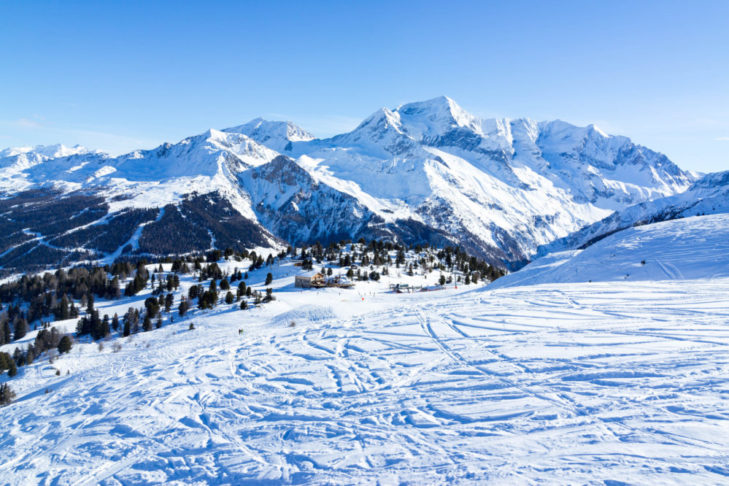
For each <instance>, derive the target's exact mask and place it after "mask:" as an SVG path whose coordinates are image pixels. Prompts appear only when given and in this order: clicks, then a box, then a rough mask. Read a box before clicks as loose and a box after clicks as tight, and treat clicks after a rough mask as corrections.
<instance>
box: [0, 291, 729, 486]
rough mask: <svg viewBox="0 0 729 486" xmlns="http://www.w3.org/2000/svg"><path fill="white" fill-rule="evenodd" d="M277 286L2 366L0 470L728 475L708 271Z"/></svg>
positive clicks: (511, 477)
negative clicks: (502, 283) (480, 283)
mask: <svg viewBox="0 0 729 486" xmlns="http://www.w3.org/2000/svg"><path fill="white" fill-rule="evenodd" d="M282 278H283V277H282ZM286 278H290V277H286ZM287 282H288V281H283V280H279V281H277V282H274V285H275V286H276V285H277V284H278V287H279V290H278V291H277V292H276V295H277V298H278V300H277V301H275V302H272V303H270V304H267V305H266V306H264V307H262V308H260V309H257V310H251V311H237V310H231V309H230V308H227V307H226V306H219V307H218V308H217V309H216V310H215V311H213V312H212V313H209V314H206V315H205V317H201V316H200V314H197V315H193V317H192V318H191V319H187V320H183V321H180V322H177V323H175V324H171V325H166V326H165V327H163V328H162V329H159V330H155V331H152V332H148V333H140V334H137V335H134V336H132V337H131V338H124V339H119V340H118V341H119V342H121V343H122V345H123V347H122V349H121V350H120V351H118V352H113V351H112V350H111V345H110V344H108V343H107V345H106V346H105V349H104V350H103V351H98V350H97V346H96V344H77V345H76V346H75V347H74V349H73V350H72V351H71V353H70V354H69V355H64V356H63V357H61V358H59V359H57V360H56V361H55V362H54V363H53V364H52V365H49V364H48V362H47V361H45V360H44V361H37V362H36V363H34V364H33V365H31V366H29V367H23V368H21V371H20V373H19V374H18V376H17V377H16V378H14V379H13V380H12V381H11V385H12V386H13V387H14V389H15V390H16V391H17V392H18V400H17V401H16V402H15V403H13V404H11V405H10V406H8V407H5V408H0V423H2V432H0V478H2V481H1V482H2V483H8V484H14V485H25V484H74V485H81V484H97V483H99V484H109V485H111V484H115V485H116V484H143V483H144V484H146V483H164V484H190V483H193V484H195V483H197V484H204V483H208V484H245V483H247V482H250V483H255V484H261V483H263V484H267V483H281V482H283V483H315V484H321V483H327V484H329V483H367V484H371V483H374V482H377V481H379V482H380V483H382V484H398V483H412V484H436V483H445V482H455V483H472V482H477V481H480V482H495V483H502V484H525V483H534V482H545V483H562V484H564V483H576V484H622V482H625V483H631V484H635V483H637V484H655V483H660V484H687V483H691V484H718V483H724V482H727V481H729V466H727V464H729V405H728V404H729V401H728V400H727V398H728V397H729V378H728V377H729V353H728V351H729V349H728V347H729V327H728V326H727V322H728V321H729V298H728V297H727V295H729V279H726V278H719V279H694V280H684V281H671V280H666V281H644V282H631V281H619V282H604V283H601V282H594V283H592V284H590V285H585V284H548V285H540V286H532V287H515V288H505V289H496V290H489V289H488V288H487V289H485V290H484V289H483V288H481V289H477V290H464V289H463V288H460V289H458V290H456V289H449V290H443V291H440V292H428V293H416V294H400V295H398V294H390V293H385V292H384V289H383V288H381V287H380V288H378V287H376V286H370V287H368V288H367V290H368V291H367V292H363V291H362V290H361V289H358V290H355V291H350V292H347V291H344V290H333V289H327V290H319V291H299V290H298V289H296V290H295V289H293V288H291V287H290V285H288V283H287ZM284 284H285V285H284ZM362 299H364V300H362ZM103 305H107V304H103V303H102V304H99V306H100V307H102V306H103ZM193 314H194V313H193ZM190 320H192V321H194V323H195V327H196V329H195V330H188V324H189V322H190ZM292 323H293V325H292ZM239 329H243V330H244V332H243V334H242V335H239V332H238V330H239ZM55 369H58V370H60V372H61V375H60V376H56V375H55ZM1 379H2V380H5V379H6V376H5V375H3V376H2V378H1ZM46 391H47V392H46Z"/></svg>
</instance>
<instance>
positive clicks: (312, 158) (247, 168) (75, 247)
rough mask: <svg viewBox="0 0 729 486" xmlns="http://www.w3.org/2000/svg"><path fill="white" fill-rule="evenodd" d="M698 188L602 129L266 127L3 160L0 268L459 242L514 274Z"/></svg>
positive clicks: (416, 119) (405, 108)
mask: <svg viewBox="0 0 729 486" xmlns="http://www.w3.org/2000/svg"><path fill="white" fill-rule="evenodd" d="M694 180H695V177H694V175H693V174H691V173H689V172H686V171H683V170H681V169H680V168H678V167H677V166H676V165H675V164H673V163H672V162H671V161H670V160H668V159H667V158H666V157H665V156H664V155H662V154H659V153H656V152H653V151H651V150H649V149H647V148H645V147H642V146H639V145H635V144H633V143H632V142H631V141H630V140H629V139H627V138H625V137H615V136H609V135H606V134H604V133H603V132H601V131H600V130H599V129H597V128H596V127H594V126H588V127H584V128H583V127H575V126H573V125H570V124H568V123H565V122H562V121H553V122H542V123H537V122H534V121H532V120H528V119H518V120H508V119H490V120H485V119H481V118H478V117H476V116H474V115H472V114H470V113H468V112H467V111H465V110H464V109H463V108H461V107H459V106H458V105H457V104H456V103H455V102H454V101H453V100H451V99H450V98H447V97H440V98H435V99H432V100H428V101H423V102H417V103H409V104H405V105H402V106H400V107H398V108H395V109H392V110H391V109H386V108H383V109H381V110H378V111H377V112H375V113H374V114H373V115H371V116H370V117H368V118H367V119H365V120H364V121H363V122H362V123H361V124H360V125H359V126H358V127H357V128H355V129H354V130H353V131H351V132H349V133H344V134H341V135H337V136H334V137H331V138H327V139H316V138H314V137H313V136H312V135H311V134H309V133H308V132H306V131H305V130H303V129H301V128H299V127H297V126H296V125H294V124H293V123H290V122H273V121H266V120H262V119H256V120H253V121H251V122H249V123H246V124H244V125H240V126H237V127H233V128H228V129H225V130H222V131H218V130H209V131H207V132H205V133H203V134H201V135H197V136H193V137H189V138H186V139H184V140H182V141H181V142H179V143H176V144H163V145H161V146H160V147H157V148H156V149H153V150H145V151H135V152H132V153H130V154H126V155H122V156H120V157H110V156H108V155H105V154H101V153H98V152H88V151H85V150H84V149H81V148H74V149H66V148H62V147H56V148H55V149H44V148H39V149H35V150H28V149H23V150H6V151H3V152H0V192H1V193H2V194H3V197H4V199H3V200H2V202H0V205H1V206H2V207H3V208H4V212H3V215H2V216H1V217H2V218H4V220H3V223H4V224H5V225H7V227H8V228H10V231H8V232H6V234H5V235H3V236H2V237H0V266H3V267H20V266H24V265H26V264H27V263H28V262H30V261H35V262H40V263H55V264H57V263H60V262H61V261H63V259H64V258H65V259H70V260H73V259H78V258H80V256H81V255H83V256H84V258H92V259H98V258H111V257H115V256H118V255H120V254H124V253H129V252H137V253H157V254H158V253H164V252H173V251H176V252H187V251H193V250H202V249H207V248H209V247H211V246H218V247H220V246H223V247H224V246H226V245H229V246H236V245H239V246H242V245H249V246H250V245H254V246H276V245H279V244H282V242H283V241H289V242H291V243H298V244H302V243H313V242H314V241H317V240H319V241H321V242H326V241H327V240H333V239H342V238H359V237H379V238H383V237H389V238H393V239H400V240H404V241H406V242H408V243H423V242H431V243H437V244H439V245H443V244H458V245H461V246H462V247H464V249H466V250H468V251H469V252H471V253H474V254H477V255H479V256H481V257H484V258H486V259H488V260H489V261H490V262H492V263H498V264H500V265H513V264H518V262H521V261H524V260H526V259H528V258H529V257H531V256H532V255H534V254H535V253H536V251H537V248H538V247H539V246H542V245H546V244H548V243H550V242H552V241H554V240H556V239H559V238H562V237H565V236H567V235H569V234H571V233H573V232H575V231H577V230H579V229H580V228H582V227H584V226H585V225H588V224H591V223H593V222H595V221H599V220H601V219H603V218H605V217H606V216H608V215H610V214H611V213H612V212H613V211H615V210H618V209H623V208H626V207H628V206H631V205H634V204H637V203H642V202H646V201H650V200H653V199H656V198H660V197H665V196H672V195H675V194H678V193H681V192H682V191H684V190H685V189H686V188H688V187H689V185H690V184H691V183H692V182H694ZM21 200H22V201H24V202H23V205H18V204H17V203H18V202H19V201H21ZM59 201H62V202H63V204H58V202H59ZM0 209H2V208H0ZM46 212H47V217H46V218H45V219H44V218H37V217H31V216H35V215H38V214H46ZM120 228H121V229H120ZM170 235H174V236H176V237H175V238H171V239H170V237H169V236H170ZM100 241H103V244H102V243H100ZM41 256H42V258H41ZM61 256H62V258H61Z"/></svg>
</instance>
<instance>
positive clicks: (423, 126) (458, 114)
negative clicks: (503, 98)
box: [395, 96, 483, 140]
mask: <svg viewBox="0 0 729 486" xmlns="http://www.w3.org/2000/svg"><path fill="white" fill-rule="evenodd" d="M395 111H396V112H397V114H398V115H399V118H400V120H401V123H402V125H403V126H404V128H405V130H406V131H407V133H408V134H409V135H410V136H411V137H413V138H414V139H416V140H424V139H427V138H432V137H439V136H442V135H444V134H446V133H448V132H449V131H451V130H454V129H458V128H465V129H467V130H470V131H473V132H475V133H477V134H479V135H483V132H482V130H481V121H480V120H479V119H478V118H477V117H475V116H474V115H472V114H470V113H468V112H467V111H466V110H464V109H463V108H461V107H460V106H459V105H458V104H457V103H456V102H455V101H453V100H452V99H451V98H448V97H447V96H440V97H438V98H433V99H431V100H426V101H418V102H415V103H408V104H405V105H401V106H399V107H398V108H397V109H396V110H395Z"/></svg>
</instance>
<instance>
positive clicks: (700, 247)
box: [491, 214, 729, 288]
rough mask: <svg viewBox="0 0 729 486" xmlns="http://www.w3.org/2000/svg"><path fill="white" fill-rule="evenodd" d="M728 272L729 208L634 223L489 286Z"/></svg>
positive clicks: (670, 277)
mask: <svg viewBox="0 0 729 486" xmlns="http://www.w3.org/2000/svg"><path fill="white" fill-rule="evenodd" d="M719 277H722V278H723V277H729V214H714V215H708V216H694V217H690V218H683V219H676V220H671V221H664V222H660V223H653V224H648V225H644V226H636V227H634V228H628V229H625V230H622V231H619V232H617V233H614V234H612V235H610V236H608V237H606V238H604V239H602V240H600V241H598V242H597V243H595V244H593V245H591V246H589V247H587V248H586V249H585V250H572V251H564V252H558V253H553V254H550V255H546V256H544V257H542V258H539V259H537V260H535V261H534V262H532V263H530V264H529V265H527V266H526V267H524V268H523V269H521V270H519V271H518V272H514V273H512V274H510V275H507V276H506V277H504V278H501V279H499V280H497V281H496V282H494V283H493V284H492V286H491V288H504V287H513V286H519V285H534V284H546V283H557V282H560V283H564V282H597V281H619V280H630V281H638V280H646V281H650V280H686V279H705V278H719Z"/></svg>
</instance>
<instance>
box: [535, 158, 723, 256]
mask: <svg viewBox="0 0 729 486" xmlns="http://www.w3.org/2000/svg"><path fill="white" fill-rule="evenodd" d="M722 213H729V171H726V172H717V173H714V174H707V175H705V176H704V177H702V178H701V179H699V180H697V181H696V182H694V183H693V184H692V185H691V186H690V187H689V188H688V190H686V191H685V192H683V193H680V194H676V195H673V196H669V197H664V198H659V199H655V200H652V201H646V202H643V203H640V204H636V205H634V206H630V207H627V208H625V209H622V210H619V211H615V212H614V213H612V214H611V215H610V216H608V217H606V218H604V219H602V220H600V221H597V222H596V223H593V224H591V225H588V226H585V227H584V228H582V229H580V230H579V231H576V232H575V233H573V234H570V235H568V236H566V237H564V238H560V239H558V240H555V241H553V242H552V243H549V244H547V245H545V246H544V247H542V248H540V249H539V254H542V255H544V254H547V253H550V252H555V251H563V250H567V249H574V248H582V247H585V246H587V245H589V244H591V243H593V242H595V241H598V240H600V239H601V238H604V237H605V236H607V235H610V234H612V233H614V232H615V231H619V230H622V229H625V228H630V227H631V226H640V225H643V224H649V223H652V222H655V221H665V220H671V219H677V218H685V217H688V216H697V215H706V214H722Z"/></svg>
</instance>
